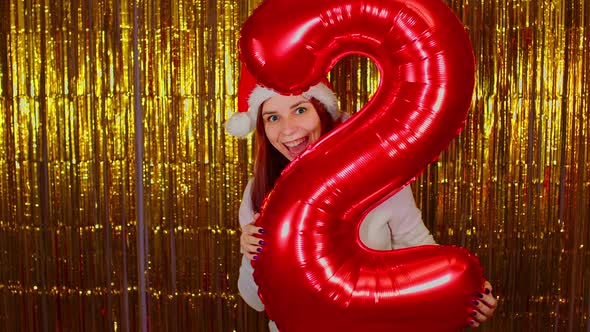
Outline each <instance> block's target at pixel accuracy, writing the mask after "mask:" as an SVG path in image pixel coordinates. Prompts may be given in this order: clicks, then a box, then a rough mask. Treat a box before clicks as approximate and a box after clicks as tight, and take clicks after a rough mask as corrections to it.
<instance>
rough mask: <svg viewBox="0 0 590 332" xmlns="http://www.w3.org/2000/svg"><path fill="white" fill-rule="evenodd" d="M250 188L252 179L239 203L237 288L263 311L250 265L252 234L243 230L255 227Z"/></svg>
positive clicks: (251, 230)
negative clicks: (250, 239) (240, 259)
mask: <svg viewBox="0 0 590 332" xmlns="http://www.w3.org/2000/svg"><path fill="white" fill-rule="evenodd" d="M251 190H252V180H250V181H249V182H248V184H247V185H246V189H244V194H243V196H242V203H241V204H240V211H239V219H240V226H241V227H242V232H243V233H242V236H240V248H241V249H242V251H244V252H243V254H244V255H243V256H242V265H241V266H240V275H239V277H238V290H239V291H240V295H241V296H242V298H243V299H244V301H245V302H246V303H247V304H248V305H249V306H250V307H252V308H253V309H254V310H256V311H263V310H264V304H262V301H260V297H258V285H256V283H255V282H254V277H253V275H252V274H253V273H254V268H253V267H252V261H251V260H250V258H249V257H252V253H251V252H250V250H248V249H247V248H249V247H250V246H252V244H249V243H246V242H250V241H249V240H248V238H250V237H252V234H250V233H245V232H255V231H257V229H256V228H255V226H253V225H251V223H252V222H253V221H254V220H255V214H254V210H253V209H252V206H251V205H252V204H251V203H250V194H251ZM244 248H246V249H244Z"/></svg>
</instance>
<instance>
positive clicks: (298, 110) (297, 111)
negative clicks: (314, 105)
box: [295, 107, 307, 114]
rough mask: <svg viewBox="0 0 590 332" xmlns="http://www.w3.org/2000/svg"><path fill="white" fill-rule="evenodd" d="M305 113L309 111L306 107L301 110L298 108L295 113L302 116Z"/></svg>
mask: <svg viewBox="0 0 590 332" xmlns="http://www.w3.org/2000/svg"><path fill="white" fill-rule="evenodd" d="M305 111H307V110H306V109H305V107H299V108H297V109H296V110H295V113H297V114H301V113H305Z"/></svg>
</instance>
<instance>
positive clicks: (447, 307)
mask: <svg viewBox="0 0 590 332" xmlns="http://www.w3.org/2000/svg"><path fill="white" fill-rule="evenodd" d="M240 49H241V57H242V61H243V62H244V63H245V64H246V66H247V68H248V70H249V71H250V72H251V73H252V74H253V75H254V76H255V77H256V78H257V79H258V80H259V81H260V82H261V83H262V84H264V85H267V86H269V87H271V88H273V89H275V90H277V91H280V92H283V93H291V94H297V93H301V92H302V91H305V90H306V88H308V87H309V86H311V85H313V84H315V83H317V82H319V81H320V80H321V79H322V78H323V77H325V76H326V75H327V73H328V72H329V71H330V69H331V68H332V67H333V66H334V64H335V63H336V62H337V61H338V60H339V59H341V58H342V57H344V56H346V55H349V54H363V55H366V56H367V57H370V58H371V59H372V60H373V61H374V62H375V64H376V65H377V66H378V68H379V70H380V73H381V82H380V85H379V88H378V90H377V92H376V93H375V95H374V97H373V98H372V99H371V100H370V101H369V102H368V104H367V105H365V107H364V108H363V109H362V110H361V111H360V112H358V113H357V114H355V115H354V116H353V117H351V118H350V119H349V120H348V121H346V122H345V123H343V124H342V125H341V126H339V127H338V128H337V129H335V130H334V131H332V132H331V133H329V134H328V135H326V136H324V137H323V138H322V139H321V140H319V141H318V142H317V143H316V144H314V145H313V146H312V147H310V148H309V149H308V150H307V151H306V152H304V153H303V154H301V155H300V156H299V157H298V158H297V159H295V160H294V161H293V162H292V163H291V164H290V165H289V166H288V167H287V168H286V169H285V171H284V172H283V174H282V175H281V177H280V178H279V180H278V181H277V183H276V186H275V188H274V189H273V191H272V192H271V193H270V194H269V195H268V196H267V198H266V199H265V202H264V204H263V208H262V214H261V217H260V218H259V223H260V224H261V225H262V226H263V227H264V228H265V229H266V231H267V233H266V242H267V245H266V246H265V252H264V254H262V255H260V258H259V260H258V261H256V262H255V263H254V267H255V272H254V279H255V281H256V283H257V284H258V286H259V295H260V297H261V299H262V301H263V303H264V304H265V307H266V309H265V310H266V312H267V315H268V316H269V318H270V319H272V320H274V321H275V322H276V323H277V326H278V327H279V329H280V330H281V331H287V332H289V331H454V330H458V329H460V328H462V327H464V326H465V325H466V322H467V320H468V314H469V312H470V311H471V310H470V308H471V300H472V299H473V296H474V294H475V292H479V291H481V290H482V287H483V286H482V285H483V276H482V269H481V266H480V265H479V262H478V260H477V258H476V257H475V256H473V255H472V254H471V253H469V252H468V251H467V250H466V249H464V248H459V247H455V246H421V247H414V248H408V249H402V250H394V251H376V250H372V249H369V248H367V247H366V246H364V245H363V244H362V242H361V241H360V239H359V232H358V229H359V224H360V222H361V221H362V220H363V218H364V216H365V215H366V213H367V212H368V211H370V209H371V208H373V207H374V206H376V205H377V204H379V203H381V202H382V201H384V200H385V199H387V198H389V197H390V196H391V195H393V194H394V193H395V192H396V191H398V190H400V189H401V188H403V186H404V185H407V184H408V183H409V182H410V181H412V180H413V179H414V178H415V177H416V176H417V175H418V174H419V173H420V172H421V171H422V170H423V169H424V168H425V167H426V166H427V165H428V164H429V163H431V162H432V161H434V160H436V158H437V156H438V155H439V154H440V152H441V151H442V150H444V149H445V148H446V147H447V146H448V143H449V142H450V141H451V140H452V139H453V138H454V137H456V135H457V134H458V133H459V132H460V130H461V129H462V127H463V125H464V122H465V119H466V117H467V112H468V110H469V107H470V103H471V97H472V93H473V87H474V81H475V79H474V77H475V74H474V71H475V69H474V68H475V65H474V56H473V51H472V49H471V44H470V41H469V38H468V36H467V34H466V32H465V29H464V27H463V25H462V24H461V22H460V21H459V20H458V19H457V17H456V16H455V15H454V14H453V12H452V11H451V10H450V9H449V8H448V7H447V6H446V5H445V4H444V3H443V2H442V1H439V0H430V1H429V0H412V1H405V0H404V1H402V0H349V1H342V0H324V1H318V0H293V1H280V0H268V1H266V2H265V3H263V4H262V5H261V6H259V7H258V8H257V9H256V10H255V11H254V12H253V14H252V15H251V16H250V18H249V19H248V20H247V21H246V22H245V23H244V25H243V27H242V30H241V38H240Z"/></svg>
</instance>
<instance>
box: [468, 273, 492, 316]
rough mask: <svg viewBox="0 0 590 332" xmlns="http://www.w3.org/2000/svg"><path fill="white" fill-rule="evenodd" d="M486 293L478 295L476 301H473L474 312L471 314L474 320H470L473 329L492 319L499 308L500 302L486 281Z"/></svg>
mask: <svg viewBox="0 0 590 332" xmlns="http://www.w3.org/2000/svg"><path fill="white" fill-rule="evenodd" d="M484 289H485V290H484V292H483V293H477V297H476V299H474V300H473V303H472V304H473V311H472V312H471V316H473V318H472V319H470V320H469V325H470V326H472V327H478V326H479V325H480V324H481V323H483V322H485V321H486V320H488V318H490V317H492V315H493V314H494V311H495V310H496V307H497V306H498V300H496V297H495V296H494V294H493V293H492V290H493V289H492V285H491V284H490V283H489V282H488V281H487V280H486V282H485V284H484Z"/></svg>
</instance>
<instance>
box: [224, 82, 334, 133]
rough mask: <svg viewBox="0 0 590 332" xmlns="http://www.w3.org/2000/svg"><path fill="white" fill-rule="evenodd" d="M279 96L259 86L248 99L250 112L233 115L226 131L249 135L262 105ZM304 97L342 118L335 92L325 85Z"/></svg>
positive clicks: (319, 85)
mask: <svg viewBox="0 0 590 332" xmlns="http://www.w3.org/2000/svg"><path fill="white" fill-rule="evenodd" d="M278 94H279V93H277V92H276V91H274V90H272V89H269V88H266V87H263V86H260V85H257V86H256V87H255V88H254V90H252V93H251V94H250V96H249V97H248V108H249V110H248V112H236V113H234V114H232V116H231V117H230V118H229V119H228V121H227V122H226V123H225V130H226V131H227V132H228V133H229V134H230V135H232V136H236V137H240V138H242V137H245V136H246V135H248V134H249V133H250V132H251V131H252V130H254V128H256V118H257V115H258V110H260V105H262V103H264V102H265V101H266V100H267V99H269V98H271V97H273V96H277V95H278ZM302 95H303V97H305V98H307V99H311V98H315V99H317V100H318V101H319V102H320V103H321V104H322V105H324V107H325V108H326V111H327V112H328V113H329V114H330V115H331V116H332V119H334V120H337V119H339V118H340V116H341V114H342V113H340V112H339V111H338V100H337V99H336V95H335V94H334V91H332V90H331V89H330V88H329V87H328V86H326V85H325V84H324V83H319V84H316V85H314V86H312V87H311V88H309V90H307V91H305V92H304V93H303V94H302Z"/></svg>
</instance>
